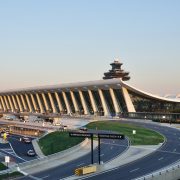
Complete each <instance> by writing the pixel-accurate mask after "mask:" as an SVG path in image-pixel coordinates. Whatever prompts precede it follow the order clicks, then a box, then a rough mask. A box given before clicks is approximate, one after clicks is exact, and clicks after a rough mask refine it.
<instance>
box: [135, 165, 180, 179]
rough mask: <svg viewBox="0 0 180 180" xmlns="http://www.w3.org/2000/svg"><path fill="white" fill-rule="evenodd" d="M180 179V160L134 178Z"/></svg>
mask: <svg viewBox="0 0 180 180" xmlns="http://www.w3.org/2000/svg"><path fill="white" fill-rule="evenodd" d="M178 179H180V162H178V163H176V164H175V165H172V166H171V167H167V168H164V169H161V170H159V171H156V172H154V173H150V174H148V175H145V176H142V177H139V178H137V179H135V180H178Z"/></svg>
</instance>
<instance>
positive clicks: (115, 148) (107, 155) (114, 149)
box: [21, 139, 128, 180]
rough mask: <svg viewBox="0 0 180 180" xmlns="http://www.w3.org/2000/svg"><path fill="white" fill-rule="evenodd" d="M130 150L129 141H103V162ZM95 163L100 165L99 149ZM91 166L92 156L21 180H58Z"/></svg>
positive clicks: (95, 152)
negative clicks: (76, 170) (77, 169)
mask: <svg viewBox="0 0 180 180" xmlns="http://www.w3.org/2000/svg"><path fill="white" fill-rule="evenodd" d="M127 148H128V140H127V139H124V140H110V139H102V140H101V161H103V163H105V162H107V161H109V160H111V159H113V158H115V157H116V156H118V155H119V154H121V153H122V152H124V151H125V150H126V149H127ZM94 163H98V152H97V148H96V149H95V150H94ZM89 164H91V154H90V153H89V154H87V155H85V156H82V157H81V158H78V159H75V160H73V161H70V162H67V163H65V164H63V165H60V166H57V167H55V168H52V169H48V170H46V171H42V172H39V173H35V174H31V176H29V177H23V178H21V179H27V180H28V179H38V178H39V179H46V178H47V179H51V180H57V179H62V178H65V177H68V176H72V175H73V174H74V170H75V169H76V168H79V167H82V166H86V165H89Z"/></svg>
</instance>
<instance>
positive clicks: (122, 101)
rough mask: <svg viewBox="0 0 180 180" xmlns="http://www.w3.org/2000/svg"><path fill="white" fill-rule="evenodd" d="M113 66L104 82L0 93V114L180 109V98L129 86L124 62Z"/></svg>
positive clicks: (106, 113) (114, 113)
mask: <svg viewBox="0 0 180 180" xmlns="http://www.w3.org/2000/svg"><path fill="white" fill-rule="evenodd" d="M111 66H112V69H111V70H109V71H108V72H106V73H104V77H103V80H97V81H87V82H80V83H70V84H61V85H54V86H42V87H34V88H25V89H17V90H10V91H3V92H0V111H1V112H4V113H8V112H11V113H18V112H26V113H42V114H57V115H65V114H66V115H72V116H73V115H74V116H78V115H81V116H82V115H85V116H88V115H89V116H90V115H95V116H107V117H110V116H111V117H112V116H116V117H119V116H121V115H123V114H131V115H132V116H133V115H136V114H143V116H144V114H145V113H150V114H153V113H156V114H157V113H159V114H161V113H162V114H163V113H164V114H168V113H173V112H175V111H176V110H179V109H180V100H179V99H169V98H164V97H159V96H156V95H152V94H150V93H147V92H144V91H142V90H139V89H137V88H135V87H132V86H130V85H129V84H127V83H126V82H125V81H127V80H129V79H130V77H129V73H128V72H125V71H124V70H122V68H121V66H122V63H120V62H118V61H114V62H113V63H111Z"/></svg>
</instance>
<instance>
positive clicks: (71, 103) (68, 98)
mask: <svg viewBox="0 0 180 180" xmlns="http://www.w3.org/2000/svg"><path fill="white" fill-rule="evenodd" d="M65 94H66V97H67V100H68V103H69V106H70V108H71V111H72V113H75V108H74V104H73V102H72V98H71V94H70V92H65Z"/></svg>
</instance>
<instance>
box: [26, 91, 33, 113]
mask: <svg viewBox="0 0 180 180" xmlns="http://www.w3.org/2000/svg"><path fill="white" fill-rule="evenodd" d="M25 97H26V101H27V104H28V107H29V111H30V112H32V111H33V107H32V105H31V103H30V100H29V97H28V95H27V94H25Z"/></svg>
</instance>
